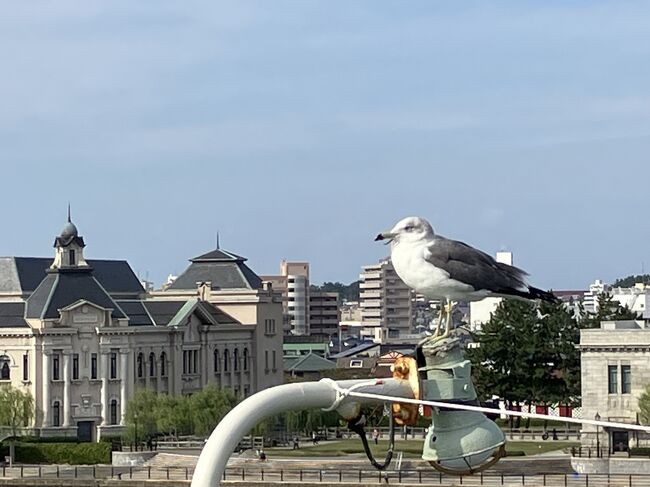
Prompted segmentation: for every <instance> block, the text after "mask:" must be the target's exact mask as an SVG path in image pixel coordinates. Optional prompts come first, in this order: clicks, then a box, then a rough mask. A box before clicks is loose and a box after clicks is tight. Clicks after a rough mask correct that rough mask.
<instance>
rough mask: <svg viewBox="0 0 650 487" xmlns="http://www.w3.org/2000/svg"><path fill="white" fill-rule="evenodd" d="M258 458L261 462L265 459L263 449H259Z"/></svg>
mask: <svg viewBox="0 0 650 487" xmlns="http://www.w3.org/2000/svg"><path fill="white" fill-rule="evenodd" d="M260 460H261V461H263V462H265V461H266V453H264V450H260Z"/></svg>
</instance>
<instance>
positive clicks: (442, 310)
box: [432, 304, 445, 338]
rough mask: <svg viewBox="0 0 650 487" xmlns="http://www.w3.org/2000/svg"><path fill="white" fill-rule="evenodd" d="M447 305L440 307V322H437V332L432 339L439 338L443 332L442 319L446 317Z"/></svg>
mask: <svg viewBox="0 0 650 487" xmlns="http://www.w3.org/2000/svg"><path fill="white" fill-rule="evenodd" d="M444 311H445V305H443V304H441V305H440V313H438V321H437V322H436V331H435V332H434V333H433V335H432V338H435V337H437V336H438V335H440V332H441V330H442V319H443V317H444V316H445V313H444Z"/></svg>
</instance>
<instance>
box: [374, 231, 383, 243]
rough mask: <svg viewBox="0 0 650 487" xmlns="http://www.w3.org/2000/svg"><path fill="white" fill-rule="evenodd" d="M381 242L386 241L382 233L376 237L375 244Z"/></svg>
mask: <svg viewBox="0 0 650 487" xmlns="http://www.w3.org/2000/svg"><path fill="white" fill-rule="evenodd" d="M380 240H384V236H383V235H382V234H381V233H379V234H377V236H376V237H375V242H379V241H380Z"/></svg>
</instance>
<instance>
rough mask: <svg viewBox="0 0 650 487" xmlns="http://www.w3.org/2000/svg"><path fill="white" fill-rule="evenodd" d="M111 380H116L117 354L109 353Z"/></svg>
mask: <svg viewBox="0 0 650 487" xmlns="http://www.w3.org/2000/svg"><path fill="white" fill-rule="evenodd" d="M111 379H117V352H111Z"/></svg>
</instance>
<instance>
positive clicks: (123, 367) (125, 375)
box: [120, 350, 129, 425]
mask: <svg viewBox="0 0 650 487" xmlns="http://www.w3.org/2000/svg"><path fill="white" fill-rule="evenodd" d="M120 375H121V377H122V382H121V384H120V424H121V425H123V424H124V415H125V414H126V402H127V397H128V384H129V351H128V350H120Z"/></svg>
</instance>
